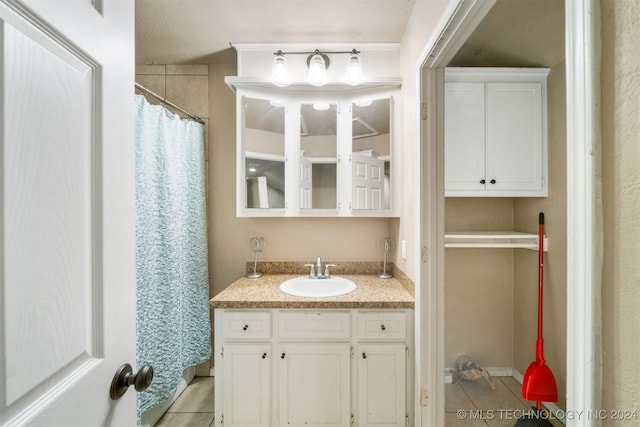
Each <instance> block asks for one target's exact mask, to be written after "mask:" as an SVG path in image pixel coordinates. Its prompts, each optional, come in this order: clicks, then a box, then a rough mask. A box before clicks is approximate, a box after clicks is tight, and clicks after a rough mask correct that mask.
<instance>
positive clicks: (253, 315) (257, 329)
mask: <svg viewBox="0 0 640 427" xmlns="http://www.w3.org/2000/svg"><path fill="white" fill-rule="evenodd" d="M223 319H224V320H223V330H224V335H225V338H270V337H271V313H270V312H268V311H254V312H252V311H227V312H225V313H224V317H223Z"/></svg>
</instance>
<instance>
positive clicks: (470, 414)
mask: <svg viewBox="0 0 640 427" xmlns="http://www.w3.org/2000/svg"><path fill="white" fill-rule="evenodd" d="M493 381H494V384H495V386H496V389H495V390H491V389H490V388H489V385H488V384H487V383H486V381H460V382H459V383H457V384H445V425H446V427H487V426H488V427H513V425H514V424H515V423H516V422H517V420H518V418H519V417H520V416H521V415H523V414H526V413H528V411H529V410H530V409H531V404H532V402H527V401H526V400H524V399H522V396H521V393H520V384H519V383H518V382H517V381H516V380H515V379H513V378H512V377H494V378H493ZM551 423H552V424H553V426H554V427H562V426H563V424H562V423H561V422H560V421H558V420H555V419H551Z"/></svg>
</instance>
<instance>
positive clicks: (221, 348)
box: [220, 347, 224, 359]
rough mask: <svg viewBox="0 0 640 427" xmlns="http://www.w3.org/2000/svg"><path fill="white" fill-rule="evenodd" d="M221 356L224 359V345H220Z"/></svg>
mask: <svg viewBox="0 0 640 427" xmlns="http://www.w3.org/2000/svg"><path fill="white" fill-rule="evenodd" d="M220 357H222V358H223V359H224V347H220Z"/></svg>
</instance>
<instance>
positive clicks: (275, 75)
mask: <svg viewBox="0 0 640 427" xmlns="http://www.w3.org/2000/svg"><path fill="white" fill-rule="evenodd" d="M275 55H276V57H275V58H274V60H273V66H272V67H271V81H272V82H273V84H274V85H276V86H280V87H286V86H289V85H290V84H291V78H290V77H289V67H288V66H287V60H286V59H285V57H284V54H283V53H282V51H281V50H279V51H278V52H276V54H275Z"/></svg>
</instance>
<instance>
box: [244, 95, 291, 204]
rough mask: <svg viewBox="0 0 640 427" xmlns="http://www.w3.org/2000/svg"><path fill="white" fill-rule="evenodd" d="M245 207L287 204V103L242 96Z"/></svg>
mask: <svg viewBox="0 0 640 427" xmlns="http://www.w3.org/2000/svg"><path fill="white" fill-rule="evenodd" d="M242 101H243V111H244V117H243V119H244V120H243V124H244V125H243V127H244V129H243V135H244V150H245V152H244V158H245V162H244V170H245V178H246V186H245V194H246V198H245V208H260V209H273V208H280V209H283V208H284V207H285V172H284V169H285V168H284V159H285V136H284V133H285V132H284V129H285V126H284V106H283V105H280V106H279V105H277V104H276V105H274V104H273V103H271V102H270V101H269V100H266V99H258V98H249V97H243V98H242Z"/></svg>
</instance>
